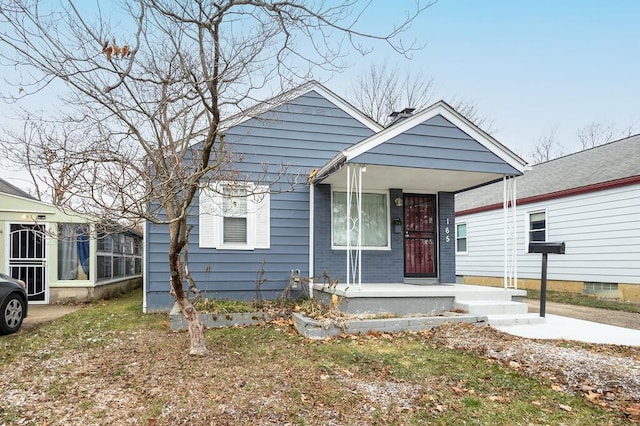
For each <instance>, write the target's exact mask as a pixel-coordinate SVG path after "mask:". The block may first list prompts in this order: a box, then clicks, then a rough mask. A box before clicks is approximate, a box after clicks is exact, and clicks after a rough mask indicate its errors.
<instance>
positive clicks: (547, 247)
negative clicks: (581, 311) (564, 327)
mask: <svg viewBox="0 0 640 426" xmlns="http://www.w3.org/2000/svg"><path fill="white" fill-rule="evenodd" d="M529 253H542V276H541V277H540V316H541V317H543V318H544V316H545V314H546V312H545V310H546V303H547V255H548V254H549V253H554V254H564V242H534V243H529Z"/></svg>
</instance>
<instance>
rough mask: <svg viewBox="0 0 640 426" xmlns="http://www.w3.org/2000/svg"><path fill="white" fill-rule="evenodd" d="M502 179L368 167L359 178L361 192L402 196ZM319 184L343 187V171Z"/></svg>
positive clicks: (449, 172)
mask: <svg viewBox="0 0 640 426" xmlns="http://www.w3.org/2000/svg"><path fill="white" fill-rule="evenodd" d="M502 177H503V175H502V174H498V173H480V172H465V171H454V170H436V169H419V168H409V167H396V166H374V165H367V171H366V172H365V173H363V174H362V188H363V189H364V190H366V189H378V190H387V189H390V188H398V189H402V190H403V191H404V192H417V193H437V192H458V191H461V190H463V189H467V188H471V187H474V186H478V185H482V184H484V183H488V182H492V181H495V180H498V179H502ZM322 183H328V184H331V185H334V186H338V187H346V185H347V169H346V167H343V168H342V169H341V170H338V171H335V172H333V173H332V174H331V175H329V176H327V177H326V178H325V179H324V180H322Z"/></svg>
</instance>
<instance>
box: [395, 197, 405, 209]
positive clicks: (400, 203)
mask: <svg viewBox="0 0 640 426" xmlns="http://www.w3.org/2000/svg"><path fill="white" fill-rule="evenodd" d="M393 202H394V203H395V205H396V207H402V204H403V203H402V198H400V197H396V199H395V200H393Z"/></svg>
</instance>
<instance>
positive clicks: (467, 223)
mask: <svg viewBox="0 0 640 426" xmlns="http://www.w3.org/2000/svg"><path fill="white" fill-rule="evenodd" d="M458 225H464V226H465V227H466V229H467V236H466V237H464V239H465V240H466V241H467V249H466V250H465V251H458ZM456 254H462V255H465V254H469V222H468V221H466V220H463V221H462V222H456Z"/></svg>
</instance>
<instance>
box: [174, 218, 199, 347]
mask: <svg viewBox="0 0 640 426" xmlns="http://www.w3.org/2000/svg"><path fill="white" fill-rule="evenodd" d="M184 222H186V219H185V220H184ZM185 225H186V223H185ZM181 230H182V221H178V222H173V223H171V224H170V225H169V240H170V244H169V271H170V274H171V293H172V295H173V297H174V299H175V301H176V303H177V304H178V306H179V307H180V312H182V315H184V318H185V319H186V320H187V327H188V330H189V340H190V342H191V347H190V348H189V355H198V356H205V355H207V354H209V349H207V344H206V341H205V338H204V325H203V324H202V322H201V321H200V317H199V316H198V311H197V310H196V308H195V307H194V306H193V304H192V303H191V301H190V300H189V298H188V296H187V294H185V291H184V289H183V287H182V276H183V273H182V264H181V262H180V252H181V251H182V249H183V247H184V246H185V242H184V241H183V240H182V239H181V238H180V234H181Z"/></svg>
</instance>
